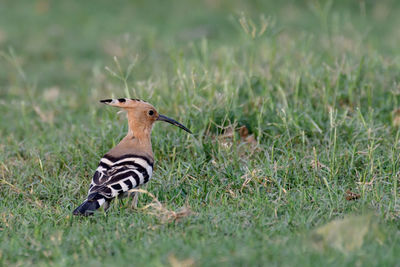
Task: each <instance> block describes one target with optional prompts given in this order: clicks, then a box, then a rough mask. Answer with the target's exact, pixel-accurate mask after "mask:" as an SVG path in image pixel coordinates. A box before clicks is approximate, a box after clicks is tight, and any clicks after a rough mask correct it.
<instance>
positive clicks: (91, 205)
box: [72, 193, 107, 216]
mask: <svg viewBox="0 0 400 267" xmlns="http://www.w3.org/2000/svg"><path fill="white" fill-rule="evenodd" d="M105 202H107V200H106V199H105V198H104V197H103V196H102V195H100V194H98V193H93V194H91V195H89V197H88V199H86V200H85V201H84V202H83V203H82V204H81V205H80V206H79V207H77V208H76V209H75V210H74V211H73V212H72V213H73V214H74V215H83V216H89V215H92V214H93V213H94V211H95V210H97V209H98V208H100V206H101V205H102V204H104V203H105ZM100 203H101V204H100Z"/></svg>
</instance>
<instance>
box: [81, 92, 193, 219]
mask: <svg viewBox="0 0 400 267" xmlns="http://www.w3.org/2000/svg"><path fill="white" fill-rule="evenodd" d="M100 102H101V103H104V104H106V105H109V106H113V107H118V108H122V109H124V110H125V111H126V112H127V118H128V133H127V135H126V136H125V137H124V138H123V139H122V140H121V141H120V142H119V143H118V144H117V145H116V146H115V147H113V148H112V149H111V150H109V151H108V152H107V153H106V154H105V155H104V156H103V157H102V158H101V159H100V162H99V165H98V167H97V169H96V171H95V172H94V175H93V178H92V181H91V183H90V186H89V190H88V194H87V197H86V199H85V200H84V201H83V203H82V204H81V205H79V206H78V207H77V208H76V209H75V210H74V211H73V214H74V215H83V216H88V215H93V214H94V212H95V211H96V210H97V209H99V208H100V207H102V206H103V209H104V211H107V210H108V208H109V207H110V203H111V201H112V200H113V199H115V198H116V197H118V198H124V197H128V196H130V197H132V198H133V199H134V202H135V201H136V202H137V193H136V194H135V192H131V190H132V189H135V188H138V187H139V186H142V185H144V184H146V183H147V182H149V180H150V179H151V177H152V174H153V166H154V156H153V150H152V145H151V131H152V128H153V124H154V123H155V122H156V121H164V122H168V123H171V124H172V125H175V126H177V127H179V128H181V129H183V130H185V131H186V132H188V133H190V134H192V132H191V131H190V130H189V129H188V128H186V127H185V126H184V125H182V124H181V123H179V122H177V121H176V120H174V119H171V118H169V117H167V116H164V115H161V114H159V113H158V112H157V110H156V109H155V108H154V106H153V105H151V104H150V103H148V102H146V101H143V100H140V99H131V98H119V99H104V100H100Z"/></svg>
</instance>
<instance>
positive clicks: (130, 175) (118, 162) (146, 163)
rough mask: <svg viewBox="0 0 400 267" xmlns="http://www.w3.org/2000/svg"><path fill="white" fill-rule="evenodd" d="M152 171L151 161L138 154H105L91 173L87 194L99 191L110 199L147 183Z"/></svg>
mask: <svg viewBox="0 0 400 267" xmlns="http://www.w3.org/2000/svg"><path fill="white" fill-rule="evenodd" d="M152 173H153V162H152V161H151V160H150V159H149V158H147V157H145V156H138V155H124V156H122V157H118V158H115V157H112V156H109V155H107V154H106V155H105V156H104V157H103V158H102V159H101V160H100V164H99V166H98V168H97V169H96V172H95V173H94V175H93V179H92V183H91V184H90V188H89V192H88V195H89V196H90V195H91V194H93V193H99V194H101V195H103V196H104V197H105V198H107V199H112V198H115V197H117V196H120V195H121V194H124V193H125V192H127V191H129V190H131V189H133V188H136V187H138V186H140V185H143V184H145V183H147V182H148V181H149V180H150V178H151V176H152Z"/></svg>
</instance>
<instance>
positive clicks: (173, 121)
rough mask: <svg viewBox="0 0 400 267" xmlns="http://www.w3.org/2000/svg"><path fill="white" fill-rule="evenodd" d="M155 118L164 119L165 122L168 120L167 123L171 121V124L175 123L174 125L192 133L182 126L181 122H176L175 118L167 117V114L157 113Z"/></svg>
mask: <svg viewBox="0 0 400 267" xmlns="http://www.w3.org/2000/svg"><path fill="white" fill-rule="evenodd" d="M157 120H158V121H166V122H169V123H171V124H173V125H175V126H178V127H179V128H181V129H183V130H185V131H186V132H188V133H192V132H191V131H190V130H189V129H188V128H186V127H185V126H183V125H182V124H180V123H179V122H177V121H176V120H173V119H171V118H168V117H167V116H164V115H158V118H157Z"/></svg>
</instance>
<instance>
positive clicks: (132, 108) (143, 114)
mask: <svg viewBox="0 0 400 267" xmlns="http://www.w3.org/2000/svg"><path fill="white" fill-rule="evenodd" d="M100 102H101V103H104V104H107V105H110V106H113V107H119V108H123V109H125V110H126V111H127V116H128V122H129V128H130V131H132V132H138V131H142V132H143V133H145V134H150V133H151V129H152V126H153V124H154V122H156V121H165V122H169V123H171V124H173V125H175V126H177V127H179V128H181V129H183V130H185V131H186V132H188V133H192V132H191V131H190V130H189V129H188V128H186V127H185V126H183V125H182V124H181V123H179V122H177V121H176V120H174V119H171V118H168V117H167V116H164V115H161V114H159V113H158V112H157V110H156V109H155V108H154V107H153V106H152V105H151V104H149V103H147V102H145V101H143V100H139V99H130V98H119V99H105V100H100Z"/></svg>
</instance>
